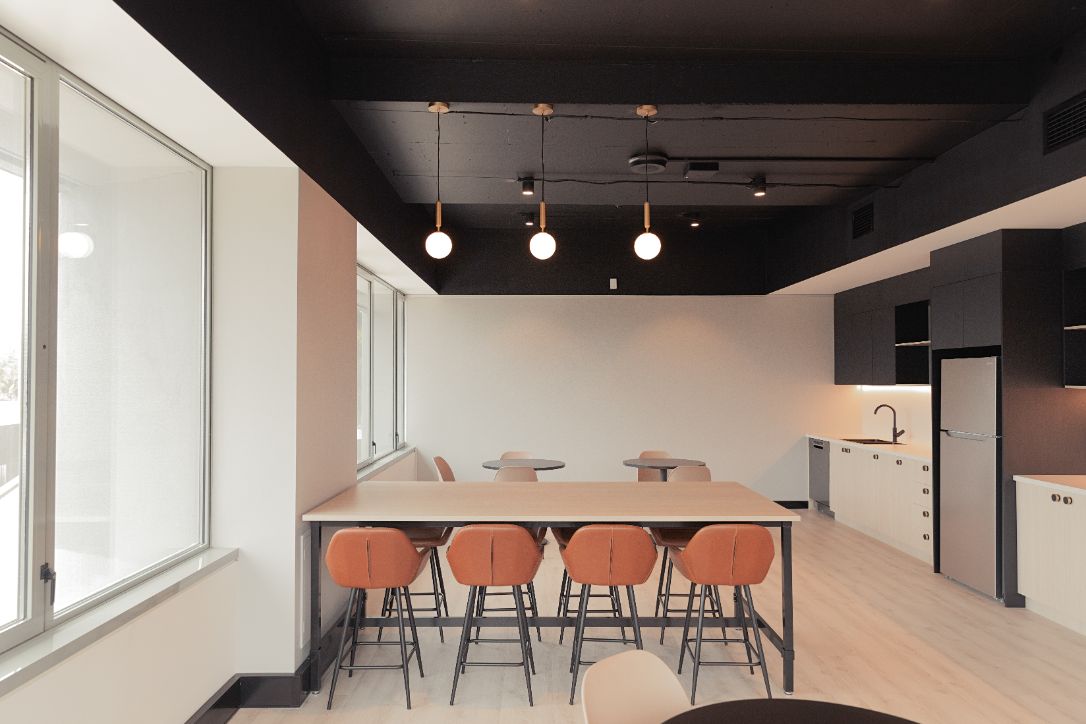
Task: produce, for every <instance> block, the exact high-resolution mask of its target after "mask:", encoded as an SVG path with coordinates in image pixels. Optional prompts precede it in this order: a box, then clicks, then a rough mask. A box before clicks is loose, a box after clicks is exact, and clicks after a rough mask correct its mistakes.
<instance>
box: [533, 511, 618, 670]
mask: <svg viewBox="0 0 1086 724" xmlns="http://www.w3.org/2000/svg"><path fill="white" fill-rule="evenodd" d="M577 530H578V529H577V528H551V532H552V533H554V540H555V542H557V543H558V550H559V551H560V552H561V551H563V550H565V549H566V546H568V545H569V542H570V540H572V538H573V534H574V533H576V532H577ZM586 595H587V596H588V599H589V602H591V600H592V599H593V598H606V599H607V601H608V604H609V605H608V607H607V608H594V609H589V610H588V613H589V614H606V615H608V616H614V617H616V618H622V615H623V614H622V599H621V598H620V597H619V595H618V587H617V586H610V587H608V589H607V593H589V594H586ZM575 598H576V599H577V600H578V601H580V594H577V595H574V594H573V580H572V579H571V578H570V577H569V571H568V570H566V568H565V567H564V566H563V568H562V583H561V584H560V585H559V586H558V611H557V613H556V614H555V615H556V616H558V617H559V618H563V619H565V618H569V613H570V608H571V606H572V602H573V599H575ZM619 634H620V636H621V638H619V639H614V640H615V641H622V643H625V644H629V643H633V641H632V640H630V639H627V638H626V627H625V626H621V627H620V630H619ZM565 639H566V625H565V623H564V622H563V623H562V626H561V628H560V629H559V632H558V643H559V644H561V643H562V642H563V641H565ZM569 670H570V671H571V672H572V671H573V662H572V661H570V664H569Z"/></svg>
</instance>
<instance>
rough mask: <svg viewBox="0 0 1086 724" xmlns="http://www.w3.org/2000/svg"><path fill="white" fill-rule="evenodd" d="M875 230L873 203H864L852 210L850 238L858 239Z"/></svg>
mask: <svg viewBox="0 0 1086 724" xmlns="http://www.w3.org/2000/svg"><path fill="white" fill-rule="evenodd" d="M874 230H875V204H874V203H870V204H864V205H863V206H861V207H860V208H858V209H855V210H854V211H853V212H852V238H853V239H859V238H860V237H861V236H864V235H865V234H870V233H871V232H872V231H874Z"/></svg>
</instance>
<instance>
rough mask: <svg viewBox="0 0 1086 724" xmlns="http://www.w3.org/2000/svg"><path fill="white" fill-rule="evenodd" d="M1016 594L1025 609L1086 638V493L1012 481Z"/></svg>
mask: <svg viewBox="0 0 1086 724" xmlns="http://www.w3.org/2000/svg"><path fill="white" fill-rule="evenodd" d="M1015 495H1016V498H1017V507H1018V592H1019V593H1021V594H1022V595H1023V596H1025V597H1026V606H1027V608H1030V609H1033V610H1035V611H1036V612H1037V613H1039V614H1041V615H1043V616H1046V617H1047V618H1050V619H1052V620H1053V621H1056V622H1057V623H1060V624H1062V625H1064V626H1067V627H1068V628H1071V629H1074V630H1076V631H1079V632H1080V633H1086V606H1084V605H1083V601H1086V490H1080V489H1076V488H1070V487H1066V486H1055V485H1046V484H1043V483H1039V482H1031V481H1028V480H1025V479H1023V478H1016V486H1015Z"/></svg>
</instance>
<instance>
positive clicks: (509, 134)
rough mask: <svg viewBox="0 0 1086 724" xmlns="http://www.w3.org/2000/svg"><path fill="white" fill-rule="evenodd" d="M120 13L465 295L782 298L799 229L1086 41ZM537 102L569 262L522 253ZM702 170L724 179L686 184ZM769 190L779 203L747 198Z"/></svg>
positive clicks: (951, 25) (349, 7) (309, 5)
mask: <svg viewBox="0 0 1086 724" xmlns="http://www.w3.org/2000/svg"><path fill="white" fill-rule="evenodd" d="M118 4H120V5H121V6H122V7H124V8H125V9H126V10H128V11H129V12H130V13H131V14H133V16H134V17H135V18H136V19H137V20H138V21H140V22H141V23H143V24H144V26H145V27H147V28H148V29H149V30H151V31H152V32H153V33H154V34H156V36H157V37H159V39H160V40H162V42H164V43H165V44H166V45H167V47H169V48H170V49H171V50H172V51H173V52H174V53H175V54H177V55H178V56H179V57H180V58H181V59H182V60H183V61H184V62H186V63H187V64H188V65H189V66H190V67H193V69H194V70H196V72H197V73H198V74H200V75H201V77H203V78H204V79H205V81H207V82H208V83H209V84H210V85H212V87H213V88H215V89H216V90H217V91H218V92H219V93H220V94H222V95H223V97H225V98H226V99H227V100H228V101H229V102H231V103H232V104H234V105H235V107H238V108H239V110H240V111H241V112H242V113H243V115H245V116H246V117H247V118H249V120H250V121H251V122H253V123H254V125H256V127H257V128H258V129H260V130H261V131H262V132H264V133H265V135H268V137H269V138H271V139H272V140H273V141H274V142H276V143H277V144H279V145H280V146H281V147H283V148H284V150H285V151H286V152H287V153H288V155H290V156H291V157H292V158H293V159H294V160H295V162H296V163H298V164H299V166H301V167H302V168H303V169H304V170H305V171H306V172H307V173H309V174H310V175H311V176H313V177H314V178H316V179H317V180H318V181H319V182H321V183H322V185H324V186H325V187H326V188H327V189H328V190H329V191H330V193H332V194H333V196H336V198H337V199H339V200H340V202H341V203H342V204H343V205H344V206H345V207H347V208H348V209H349V210H350V211H351V212H352V213H354V214H355V216H356V217H357V218H358V219H359V221H360V222H362V223H363V224H365V225H367V226H368V227H370V228H371V230H372V231H374V232H375V233H376V234H377V236H378V237H379V238H381V239H382V240H383V241H385V242H386V244H387V245H388V246H389V247H390V248H391V249H392V250H393V251H394V252H396V253H397V254H399V255H400V256H401V258H403V259H404V260H405V261H406V262H407V263H408V264H409V265H411V266H412V267H413V268H415V269H416V271H418V272H419V273H420V275H422V276H423V278H425V279H427V281H429V282H430V283H431V284H432V285H434V286H435V287H436V288H438V290H439V291H455V292H459V293H495V292H503V293H504V292H518V291H519V292H524V293H606V278H605V277H607V276H613V275H614V273H615V272H616V270H620V271H622V272H623V273H626V274H627V275H632V274H637V275H640V276H638V277H637V278H638V279H639V280H640V281H639V282H638V283H637V284H635V285H634V287H635V288H636V291H637V293H659V294H674V293H692V292H697V293H718V294H719V293H758V292H760V291H767V289H766V288H765V282H764V279H765V277H766V274H765V273H764V272H765V268H764V265H765V264H766V263H772V262H771V261H769V260H767V259H766V257H765V247H766V245H767V244H769V243H770V242H771V240H772V238H773V236H774V233H775V230H776V229H777V228H778V226H780V225H782V224H785V225H788V226H789V227H790V228H791V229H793V230H794V229H795V226H796V224H797V220H800V221H801V220H802V219H804V218H805V216H804V215H805V214H807V213H809V212H810V211H811V210H812V209H818V208H839V207H848V206H850V205H852V204H855V203H857V202H858V201H860V200H862V199H863V198H864V197H865V196H868V195H870V194H871V193H872V192H873V191H875V190H877V189H884V188H894V187H895V185H896V184H897V183H898V182H899V180H900V179H901V178H902V177H904V176H905V175H906V174H908V173H909V172H910V171H912V170H914V169H917V168H918V167H922V166H926V165H928V164H930V163H931V162H932V161H933V160H935V159H937V158H938V157H940V156H941V155H943V154H945V153H946V152H947V151H948V150H949V149H952V148H954V147H955V146H957V145H958V144H960V143H961V142H962V141H963V140H965V139H968V138H970V137H972V136H975V135H976V134H978V133H980V132H982V131H983V130H985V129H987V128H990V127H992V126H993V125H996V124H1004V123H1009V124H1014V123H1017V122H1018V120H1019V116H1018V115H1017V114H1018V112H1019V111H1020V110H1021V109H1022V108H1024V107H1025V106H1026V105H1027V104H1028V103H1029V101H1030V98H1031V96H1032V93H1033V92H1034V89H1035V88H1036V87H1037V84H1038V83H1039V81H1040V80H1041V79H1042V78H1043V77H1044V75H1045V74H1046V73H1047V72H1048V68H1049V66H1050V65H1051V63H1052V62H1053V51H1055V50H1056V49H1058V48H1059V47H1060V44H1061V43H1063V42H1064V41H1065V40H1066V39H1067V38H1068V37H1069V36H1070V35H1072V34H1073V33H1075V32H1076V31H1078V30H1080V29H1081V28H1082V27H1083V26H1084V25H1086V3H1084V2H1082V1H1081V0H1080V1H1079V2H1055V1H1052V0H1022V1H1018V2H1011V1H1008V0H1003V1H994V0H955V1H952V2H951V1H947V0H923V1H922V2H916V3H909V4H907V7H903V4H901V3H875V2H870V0H849V1H843V0H818V1H817V2H816V1H808V2H804V3H799V4H797V3H780V2H769V1H767V2H763V3H738V2H721V1H720V0H717V1H716V2H713V1H711V0H698V1H696V2H686V3H664V2H654V1H653V0H641V1H640V2H637V3H629V2H619V1H618V0H600V1H599V2H595V3H585V2H583V0H550V1H548V2H543V0H524V1H521V2H516V3H502V2H493V0H446V1H445V2H441V3H436V2H430V1H422V0H387V1H384V2H364V1H359V0H304V1H303V0H297V1H293V0H277V1H275V2H259V0H239V1H238V2H234V3H221V2H215V1H214V0H193V1H192V2H190V3H186V4H184V6H183V8H179V7H177V6H176V5H175V4H171V3H156V2H154V1H153V0H118ZM262 69H263V70H264V73H263V75H262V74H261V70H262ZM431 100H444V101H448V102H449V103H451V105H452V112H451V113H449V114H448V115H446V116H444V117H443V118H442V145H441V148H442V153H441V161H442V188H441V195H442V199H443V201H444V202H445V215H446V220H447V225H448V226H449V227H450V231H451V232H452V233H453V236H454V239H455V242H456V247H455V249H454V252H453V254H452V255H451V256H450V257H448V258H447V259H445V260H443V261H440V262H436V263H435V262H432V261H431V260H429V259H427V258H425V257H424V256H421V255H420V252H421V246H422V238H423V237H424V236H425V227H426V225H427V223H430V222H429V219H431V218H432V206H431V204H432V202H433V199H434V196H435V191H436V189H435V177H434V172H435V165H436V142H435V141H436V138H435V123H436V117H435V116H434V115H433V114H430V113H428V112H427V111H426V103H427V101H431ZM535 102H550V103H554V104H555V107H556V113H555V116H554V117H553V118H552V119H551V120H549V121H548V122H547V124H546V171H547V178H548V179H550V182H549V183H548V184H547V191H546V194H547V201H548V222H549V223H548V227H549V228H551V229H552V230H553V231H554V232H555V235H556V236H557V237H558V239H559V253H558V254H557V255H556V256H555V257H554V259H552V260H550V261H549V262H546V263H543V262H537V261H535V260H532V259H531V257H528V256H527V250H526V246H527V245H526V241H525V240H526V238H527V237H526V231H525V227H524V216H523V214H524V213H526V212H530V211H531V210H532V204H533V203H534V202H536V201H537V200H538V198H539V196H538V192H539V189H538V185H537V195H536V196H535V197H531V198H526V197H524V196H522V195H520V193H519V185H518V184H517V183H516V180H517V179H518V178H521V177H529V176H531V177H536V178H538V177H539V175H540V172H541V169H540V161H539V133H540V123H541V122H540V119H539V118H538V117H535V116H533V115H531V113H530V107H531V104H532V103H535ZM637 103H656V104H658V105H659V107H660V112H659V114H658V116H657V117H656V119H655V122H654V123H653V124H651V125H650V127H649V149H650V151H652V152H654V153H662V154H666V155H667V156H668V157H669V159H670V161H669V163H668V165H667V168H666V170H665V171H664V172H663V173H660V174H657V175H653V176H651V177H650V193H651V198H652V200H653V204H654V206H653V208H654V224H655V225H656V226H657V227H658V228H659V230H660V232H661V235H662V236H663V237H664V243H665V253H664V254H662V255H661V257H660V259H659V260H658V261H657V264H658V268H657V271H656V272H653V273H642V272H640V271H638V270H639V269H640V268H641V267H643V266H644V265H645V264H651V263H652V262H649V263H646V262H638V260H636V259H635V258H634V257H633V254H632V250H630V248H629V247H630V241H629V240H628V239H627V237H629V239H632V235H633V234H636V232H637V230H638V226H639V222H640V210H639V204H640V202H641V201H642V199H643V196H644V193H645V192H644V188H643V186H642V181H643V177H639V176H637V175H635V174H634V173H631V171H630V170H629V168H628V164H627V160H628V159H629V157H630V156H632V155H634V154H637V153H640V152H642V151H643V150H644V143H645V141H644V132H645V127H644V123H643V122H642V121H640V120H639V119H637V118H636V116H635V115H634V105H635V104H637ZM690 160H715V161H717V162H718V164H719V169H720V170H719V172H718V173H717V174H716V175H714V176H711V177H708V178H702V179H701V180H699V181H697V182H692V181H689V180H684V174H683V172H684V169H685V166H686V164H687V163H688V162H689V161H690ZM352 168H353V169H355V170H354V172H353V173H352ZM758 175H765V177H766V179H767V182H768V184H769V193H768V194H767V195H766V196H765V197H764V198H755V197H754V196H753V194H752V193H751V190H750V188H748V187H747V184H748V183H749V182H750V180H751V178H752V177H754V176H758ZM690 214H697V215H699V216H700V218H701V220H702V222H703V223H702V225H701V227H700V228H699V229H697V230H696V231H695V230H692V229H690V228H689V215H690ZM793 235H794V233H793ZM669 244H673V245H675V246H677V247H679V248H676V249H674V250H673V252H672V253H671V254H670V255H669V254H668V253H667V252H668V245H669ZM604 250H606V253H604ZM622 255H625V257H629V259H627V258H625V257H623V258H621V259H618V258H612V256H622ZM548 264H549V265H550V266H549V267H548V266H547V265H548ZM639 264H640V266H638V265H639ZM544 269H545V271H544ZM714 272H716V273H714ZM622 291H626V292H629V291H631V289H630V288H629V287H628V286H623V285H621V284H620V292H622Z"/></svg>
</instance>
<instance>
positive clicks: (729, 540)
mask: <svg viewBox="0 0 1086 724" xmlns="http://www.w3.org/2000/svg"><path fill="white" fill-rule="evenodd" d="M669 554H670V555H671V560H672V562H673V563H674V564H675V567H676V568H678V569H679V573H681V574H682V575H683V576H685V577H686V579H687V580H688V581H690V595H689V598H688V601H687V605H686V623H685V624H684V626H683V637H682V649H681V651H680V652H679V673H680V674H681V673H682V670H683V659H684V657H685V656H686V653H687V650H688V649H689V648H690V643H691V641H693V642H694V650H693V651H691V652H690V655H691V657H692V658H693V660H694V676H693V681H692V683H691V686H690V704H691V706H693V704H694V697H695V696H696V695H697V692H698V673H699V672H700V670H701V667H702V666H749V667H751V674H753V673H754V669H753V662H752V659H751V654H752V647H751V643H750V636H749V634H748V633H747V629H748V626H749V627H750V628H753V629H754V648H755V649H756V655H757V662H756V663H757V664H758V666H759V667H760V668H761V669H762V678H763V679H764V680H765V691H766V695H767V696H768V697H769V698H771V699H772V698H773V691H772V689H771V688H770V686H769V671H768V669H767V668H766V664H765V656H764V652H763V650H762V634H761V631H760V629H759V626H758V613H757V611H756V610H755V608H754V597H753V596H752V595H751V593H750V587H751V586H753V585H757V584H759V583H761V582H762V581H764V580H765V577H766V574H767V573H769V566H770V565H772V563H773V556H774V554H775V551H774V548H773V538H772V536H770V534H769V531H768V530H766V529H765V528H763V527H761V526H759V525H710V526H706V527H705V528H702V529H701V530H699V531H698V532H697V533H695V534H694V537H693V538H691V539H690V544H689V545H687V546H686V547H685V548H674V547H673V548H671V549H669ZM699 585H700V586H701V596H700V605H699V610H698V628H697V635H696V636H695V637H694V638H693V639H691V638H690V618H691V615H692V612H693V608H694V592H695V588H696V586H699ZM717 586H735V587H736V589H737V592H738V593H739V594H740V595H739V597H738V601H739V605H737V606H736V615H737V616H738V617H739V619H740V622H741V623H742V626H743V638H742V639H739V640H740V641H742V642H743V644H744V648H745V649H746V654H747V660H746V661H702V659H701V645H702V643H703V641H705V639H704V637H703V633H702V630H703V627H704V623H705V599H706V596H707V595H711V594H710V588H714V589H715V587H717Z"/></svg>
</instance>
